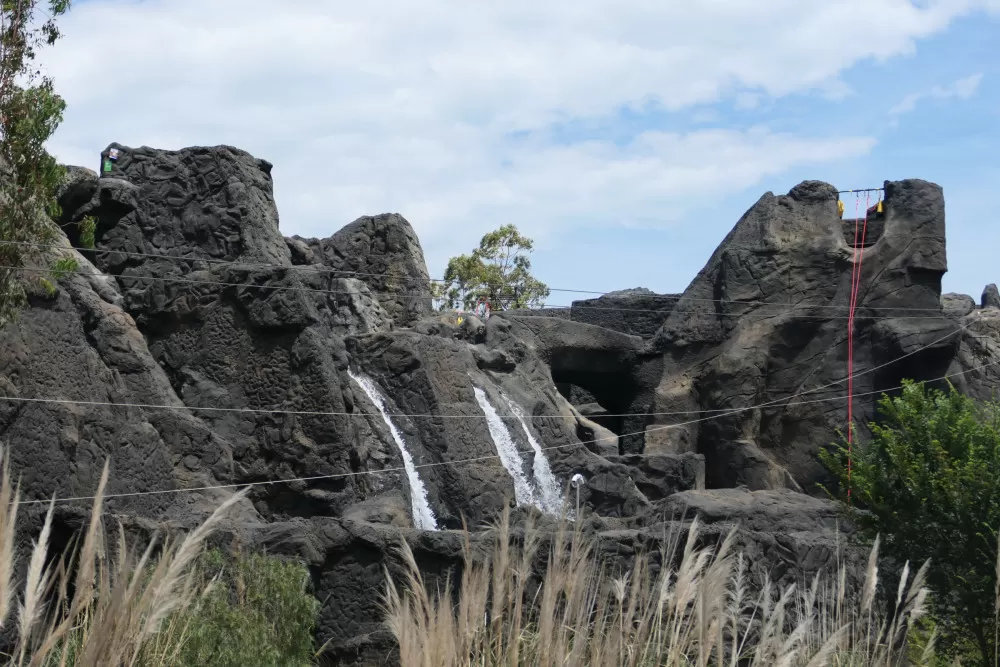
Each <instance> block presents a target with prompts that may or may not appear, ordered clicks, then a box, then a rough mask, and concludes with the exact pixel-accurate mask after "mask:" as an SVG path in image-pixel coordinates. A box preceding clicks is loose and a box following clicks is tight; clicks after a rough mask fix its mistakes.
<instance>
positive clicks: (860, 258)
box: [847, 192, 870, 502]
mask: <svg viewBox="0 0 1000 667" xmlns="http://www.w3.org/2000/svg"><path fill="white" fill-rule="evenodd" d="M860 203H861V196H860V195H855V197H854V262H853V263H852V265H851V299H850V305H851V309H850V317H849V319H848V320H847V378H848V379H847V501H848V502H850V501H851V491H852V488H851V472H852V465H851V460H852V457H853V455H854V375H853V374H854V313H855V311H856V309H857V306H858V292H859V290H860V288H861V269H862V263H863V262H864V257H865V234H866V233H867V231H868V204H869V203H870V197H869V194H868V193H867V192H866V193H865V218H864V224H863V226H862V227H861V238H860V241H861V245H860V249H859V246H858V240H859V239H858V205H859V204H860Z"/></svg>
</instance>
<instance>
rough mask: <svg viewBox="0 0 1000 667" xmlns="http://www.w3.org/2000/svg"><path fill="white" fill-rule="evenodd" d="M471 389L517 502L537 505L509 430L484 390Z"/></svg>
mask: <svg viewBox="0 0 1000 667" xmlns="http://www.w3.org/2000/svg"><path fill="white" fill-rule="evenodd" d="M472 390H473V391H474V392H476V400H477V401H478V402H479V407H480V408H482V410H483V414H484V415H486V426H487V427H489V429H490V437H491V438H493V444H494V446H496V449H497V454H498V455H499V456H500V462H501V463H502V464H503V467H504V468H506V469H507V472H508V473H510V477H511V479H512V480H513V482H514V498H515V499H516V500H517V504H518V505H529V504H532V505H535V506H538V504H537V503H536V502H535V497H534V496H535V494H534V493H533V492H532V489H531V484H529V483H528V478H527V477H526V476H525V474H524V470H523V469H522V468H523V465H524V461H523V460H522V459H521V455H520V454H519V453H518V451H517V445H516V444H515V443H514V439H513V438H511V437H510V431H508V430H507V426H506V425H505V424H504V423H503V420H502V419H501V418H500V415H498V414H497V411H496V409H494V407H493V405H492V404H490V401H489V399H487V398H486V392H484V391H483V390H482V389H480V388H479V387H475V386H474V387H473V388H472ZM539 509H541V508H539Z"/></svg>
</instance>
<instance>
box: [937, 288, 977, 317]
mask: <svg viewBox="0 0 1000 667" xmlns="http://www.w3.org/2000/svg"><path fill="white" fill-rule="evenodd" d="M941 309H942V310H943V311H944V314H945V315H948V316H949V317H965V316H966V315H968V314H969V313H971V312H972V311H973V310H975V309H976V300H975V299H973V298H972V297H971V296H969V295H968V294H955V293H954V292H948V293H947V294H942V295H941Z"/></svg>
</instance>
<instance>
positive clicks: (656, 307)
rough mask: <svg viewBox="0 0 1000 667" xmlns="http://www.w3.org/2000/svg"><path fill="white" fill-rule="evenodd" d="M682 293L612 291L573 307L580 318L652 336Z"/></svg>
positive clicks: (575, 319)
mask: <svg viewBox="0 0 1000 667" xmlns="http://www.w3.org/2000/svg"><path fill="white" fill-rule="evenodd" d="M679 298H680V295H679V294H656V293H655V292H653V291H651V290H648V289H644V288H641V287H640V288H636V289H628V290H620V291H617V292H608V293H607V294H603V295H601V296H599V297H597V298H596V299H583V300H580V301H574V302H573V305H572V306H571V308H570V313H571V317H572V319H573V320H574V321H576V322H586V323H587V324H594V325H597V326H599V327H604V328H605V329H612V330H614V331H621V332H622V333H627V334H631V335H633V336H639V337H641V338H652V337H653V336H654V335H655V334H656V332H657V331H658V330H659V328H660V327H661V326H662V325H663V322H664V321H665V320H666V319H667V317H669V316H670V312H671V311H672V310H673V309H674V306H675V305H676V304H677V300H678V299H679Z"/></svg>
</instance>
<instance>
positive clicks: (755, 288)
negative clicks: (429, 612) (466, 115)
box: [0, 144, 1000, 661]
mask: <svg viewBox="0 0 1000 667" xmlns="http://www.w3.org/2000/svg"><path fill="white" fill-rule="evenodd" d="M111 147H115V148H118V149H119V159H118V160H117V162H116V163H115V164H114V166H113V169H112V171H111V172H110V173H102V174H101V176H98V175H97V174H96V173H95V172H93V171H90V170H87V169H83V168H72V169H70V173H69V175H68V177H67V180H66V183H65V184H64V186H63V188H62V190H61V191H60V201H61V203H62V208H63V215H62V218H61V219H60V221H59V222H60V223H62V224H64V228H65V229H66V231H67V239H66V241H67V243H66V248H63V249H62V250H58V251H53V252H56V253H58V252H73V251H72V250H70V249H69V245H70V244H71V243H72V244H78V241H79V233H78V230H77V229H76V226H75V225H74V223H76V222H79V221H80V220H81V219H82V218H83V217H84V216H87V215H92V216H94V217H95V218H96V219H97V221H98V226H97V233H96V242H97V248H96V251H80V255H79V258H80V263H81V267H82V268H81V272H80V273H78V274H75V275H70V276H67V277H66V278H64V279H62V280H61V281H60V282H59V284H58V289H57V291H56V293H55V295H53V296H49V295H46V294H42V293H38V294H33V295H32V301H31V304H30V308H29V310H28V311H27V312H25V313H24V314H23V315H22V317H21V318H20V319H19V320H18V321H17V322H15V323H14V324H12V325H11V326H9V327H7V328H6V329H4V330H0V396H4V397H8V399H17V398H26V399H42V400H41V401H37V402H17V401H16V400H0V436H2V438H3V440H4V442H5V443H8V444H9V446H10V448H11V453H12V460H13V463H14V465H15V468H16V472H17V473H18V474H20V475H21V476H22V479H23V483H24V487H23V488H24V490H25V492H26V495H27V496H28V497H29V498H32V499H40V498H46V497H48V496H49V495H50V494H51V493H53V492H57V493H58V494H59V495H60V496H62V497H65V496H66V495H67V494H70V495H74V496H77V495H83V496H86V495H89V493H91V492H92V491H93V488H94V486H95V484H96V479H97V476H98V475H99V473H100V469H101V465H102V464H103V461H104V459H105V458H106V457H108V456H110V457H111V458H112V462H113V467H112V482H111V492H113V493H115V492H136V491H151V490H163V489H178V488H191V487H202V486H212V485H218V484H246V483H255V482H264V481H273V480H288V479H301V478H308V481H292V482H287V483H278V484H268V485H259V486H255V487H254V490H253V491H252V493H251V495H250V498H249V502H247V503H246V505H245V506H243V507H241V508H240V509H239V512H238V513H237V514H236V515H234V517H233V518H232V519H231V521H230V522H229V523H228V524H227V525H226V526H225V530H224V532H226V533H227V534H230V533H231V534H232V535H235V536H239V539H240V540H241V544H244V545H251V546H253V545H256V546H266V547H267V548H268V549H269V550H270V551H271V552H272V553H284V554H288V555H294V556H296V557H299V558H302V559H304V560H305V561H306V562H308V563H309V565H310V569H311V572H312V574H313V583H314V585H315V588H316V591H317V596H318V598H319V599H320V600H324V605H323V609H322V612H321V617H320V622H319V632H318V634H319V640H320V641H321V642H325V641H327V640H328V639H329V640H331V647H332V648H331V650H332V651H333V655H334V656H336V657H338V659H341V660H344V661H346V660H356V659H357V660H362V661H364V660H366V659H369V658H371V659H374V656H376V655H378V656H384V655H385V654H386V651H387V650H389V647H390V645H391V641H390V639H391V635H390V634H389V633H388V631H387V629H386V628H385V626H384V625H383V624H382V623H381V616H380V611H379V606H378V605H379V598H378V594H379V592H380V591H381V590H382V577H383V566H386V565H387V566H388V567H389V568H390V571H395V570H393V568H395V567H396V565H395V564H394V563H393V562H392V559H391V558H390V556H388V555H387V550H388V546H389V545H390V544H392V543H393V542H394V541H396V540H398V539H406V540H407V541H408V542H409V543H410V544H411V546H412V547H413V548H414V551H415V553H416V555H417V559H418V562H419V563H420V564H421V566H422V567H423V568H424V569H425V571H426V576H427V577H428V578H429V579H430V580H434V577H436V576H444V575H445V574H447V573H449V572H454V567H455V565H456V563H458V560H459V556H460V548H461V540H460V538H459V536H458V535H457V534H456V533H454V532H452V531H451V529H454V528H457V527H459V526H460V525H461V521H462V518H463V517H464V518H466V519H467V520H468V522H469V525H471V526H473V527H476V528H478V526H481V525H482V523H483V522H485V521H489V520H491V519H493V518H494V517H495V516H496V514H497V512H498V511H500V510H501V509H502V508H503V507H505V506H511V505H513V504H516V494H515V483H514V480H513V478H512V476H511V474H510V473H509V472H508V470H507V469H506V468H505V466H504V465H502V464H501V462H500V460H499V458H498V448H497V444H496V442H495V440H494V434H493V433H491V430H490V428H488V425H487V420H486V416H485V415H484V413H483V410H482V408H481V406H480V404H479V402H478V401H477V398H476V394H475V389H479V390H481V391H483V392H485V395H486V396H487V399H488V401H489V402H490V403H491V404H492V406H493V407H494V409H495V410H496V412H497V413H498V415H499V418H500V420H501V421H502V423H503V428H504V429H505V430H506V437H507V438H508V440H509V442H508V444H509V445H510V446H512V447H513V448H515V449H516V450H517V451H516V455H517V456H518V457H520V463H519V464H516V465H518V466H519V467H520V471H521V473H522V474H523V475H524V476H525V478H526V479H528V480H532V479H534V477H533V476H534V474H535V463H536V457H538V456H539V451H541V452H542V454H541V455H542V456H543V457H544V458H545V460H546V462H547V463H548V465H549V467H550V468H551V471H552V473H553V474H554V476H555V478H556V481H557V484H558V485H559V487H560V491H565V490H566V485H567V482H568V480H569V479H570V478H571V477H572V476H573V475H575V474H581V475H583V476H584V478H585V479H586V483H585V484H584V486H583V487H581V489H580V502H581V505H582V506H583V508H584V509H585V512H586V514H587V516H588V517H589V518H588V520H587V521H588V524H587V525H588V530H591V531H593V532H594V534H595V535H598V536H599V538H600V539H601V540H602V541H603V542H602V543H603V544H605V545H606V547H607V551H608V553H615V554H625V555H626V556H627V557H634V554H635V553H637V552H638V551H640V548H639V547H640V546H641V545H647V546H648V545H651V544H654V543H655V540H656V539H659V537H660V536H662V535H663V529H664V527H673V528H677V527H681V528H682V527H683V526H684V525H686V523H685V522H687V521H689V520H690V518H691V515H692V513H698V514H700V515H701V516H702V518H703V519H704V521H705V522H706V537H705V539H711V538H713V537H717V536H718V535H721V534H722V533H723V532H725V531H726V530H728V527H729V526H730V525H731V524H732V523H733V522H735V521H737V520H738V521H739V522H740V523H741V525H743V528H744V530H745V534H744V535H743V536H742V537H741V538H740V539H741V540H742V541H741V544H742V545H743V547H744V548H745V549H746V551H747V553H748V555H750V556H751V558H752V559H754V560H755V562H759V563H760V564H761V565H762V566H763V567H766V568H768V569H769V571H770V572H771V573H772V575H773V576H774V578H775V579H778V580H787V581H791V580H793V579H795V577H797V576H799V575H803V574H807V573H808V572H811V571H814V570H815V569H817V568H823V567H829V566H830V565H831V564H832V563H834V562H835V558H834V555H835V544H836V542H835V535H834V523H835V522H834V518H835V516H836V513H835V506H834V505H832V504H831V503H828V502H826V501H823V500H819V499H817V498H812V497H810V496H808V495H806V494H803V493H800V492H798V491H797V489H801V490H805V491H813V490H815V483H816V482H817V481H828V480H826V479H825V477H824V474H823V470H822V467H821V466H820V465H819V463H818V461H817V459H816V452H817V451H818V450H819V448H820V447H822V446H825V445H826V444H828V443H830V442H832V441H833V440H834V439H835V434H834V429H836V428H838V427H839V428H843V427H844V426H845V425H846V401H845V383H844V379H845V373H846V359H847V347H846V342H847V315H848V311H847V307H848V303H849V301H850V295H851V274H852V267H853V266H854V265H855V263H856V262H857V263H859V264H860V265H861V278H860V293H859V294H860V295H859V299H858V307H857V312H856V320H855V323H854V338H855V348H854V358H855V372H856V373H859V375H858V376H857V379H856V380H855V387H854V392H855V399H854V414H855V417H856V421H857V424H858V426H859V427H860V431H859V434H860V437H861V438H862V439H863V438H865V437H866V431H865V426H864V425H865V424H866V423H867V422H868V421H869V420H870V419H872V418H873V417H874V416H875V413H874V401H875V400H876V399H877V397H878V392H882V391H889V392H891V391H892V390H893V388H894V387H896V386H897V385H898V384H899V381H900V379H901V378H904V377H909V378H914V379H918V380H921V379H932V378H936V377H940V376H943V375H946V374H951V375H952V381H953V382H954V383H955V384H956V386H958V387H959V388H960V389H961V390H963V391H966V392H968V393H970V394H971V395H974V396H979V397H989V395H990V392H991V391H992V388H993V387H995V386H996V384H997V383H998V382H1000V370H998V369H1000V365H992V366H990V365H988V364H989V362H990V361H996V360H997V359H998V356H997V355H998V354H1000V308H992V307H990V305H991V304H993V301H991V299H992V297H990V298H987V295H984V299H983V305H984V307H983V308H978V309H976V308H973V307H972V305H973V304H971V303H970V302H971V299H970V298H969V297H965V296H963V295H944V296H943V297H942V295H941V276H942V275H943V273H944V272H945V270H946V268H947V265H946V261H945V238H944V202H943V196H942V193H941V189H940V188H939V187H938V186H936V185H934V184H931V183H927V182H924V181H917V180H911V181H900V182H887V183H886V184H885V188H886V192H885V215H884V216H883V218H881V220H880V222H881V227H877V226H873V227H872V229H873V230H875V231H873V232H872V235H868V236H866V241H865V244H864V247H863V249H862V248H860V247H859V248H854V247H851V246H852V245H853V223H852V222H850V221H848V222H845V221H842V220H841V219H840V218H839V216H838V215H837V208H836V198H837V193H836V190H835V188H834V187H833V186H830V185H828V184H825V183H821V182H818V181H807V182H804V183H802V184H800V185H798V186H796V187H795V188H793V189H792V190H791V191H790V192H789V194H788V195H784V196H774V195H773V194H771V193H768V194H765V195H764V196H763V197H762V198H761V199H760V200H759V201H758V202H757V203H756V204H755V205H754V206H753V207H752V208H751V209H750V210H749V211H748V212H747V213H746V214H745V215H744V216H743V218H742V219H741V220H740V221H739V222H738V223H737V225H736V227H735V228H734V229H733V230H732V232H730V234H729V235H728V236H727V237H726V238H725V240H724V241H723V242H722V244H721V245H720V246H719V248H718V249H717V250H716V251H715V253H713V255H712V257H711V258H709V261H708V263H707V264H706V266H705V268H704V269H703V270H702V271H701V272H700V273H699V274H698V275H697V276H696V277H695V278H694V280H693V281H692V282H691V284H690V285H689V286H688V288H687V289H686V290H685V291H684V292H683V293H682V294H680V295H656V294H653V293H651V292H649V291H648V290H626V291H624V292H620V293H612V294H608V295H604V296H602V297H600V298H598V299H594V300H588V301H584V302H577V304H575V305H574V307H572V308H567V309H560V310H541V311H527V312H507V313H494V315H493V316H492V317H490V318H489V319H488V320H487V321H482V320H480V319H479V318H476V317H471V316H469V317H466V318H464V319H463V321H462V322H461V323H459V322H458V319H457V317H456V316H454V315H448V314H432V313H431V311H430V292H429V282H428V273H427V268H426V266H425V263H424V259H423V252H422V250H421V248H420V245H419V242H418V240H417V237H416V234H415V232H414V231H413V229H412V227H411V226H410V224H409V223H408V222H407V221H406V220H405V219H404V218H402V217H401V216H399V215H396V214H384V215H378V216H372V217H364V218H360V219H358V220H356V221H355V222H353V223H351V224H349V225H347V226H346V227H345V228H344V229H342V230H340V231H338V232H336V233H334V234H332V235H331V236H330V237H328V238H325V239H302V238H298V237H291V238H286V237H284V236H283V235H282V233H281V231H280V229H279V227H278V215H277V207H276V205H275V203H274V200H273V196H272V188H271V177H270V164H269V163H268V162H266V161H264V160H259V159H257V158H255V157H253V156H251V155H249V154H248V153H245V152H243V151H240V150H238V149H235V148H230V147H225V146H219V147H212V148H189V149H184V150H181V151H159V150H155V149H151V148H145V147H144V148H129V147H125V146H121V145H118V144H112V146H111ZM104 154H105V155H106V154H107V151H105V153H104ZM849 226H850V227H852V228H851V229H850V230H848V229H847V227H849ZM862 251H863V254H862ZM994 291H995V290H994ZM595 304H596V305H595ZM597 306H600V309H599V310H598V309H597ZM595 313H597V314H595ZM349 371H350V373H355V374H358V373H360V374H362V375H364V376H366V377H368V378H369V379H370V380H371V381H372V382H374V383H375V384H376V385H377V386H378V388H379V390H380V391H381V392H382V394H384V401H385V405H386V410H387V412H388V413H389V414H390V421H392V423H393V426H394V427H395V428H396V429H397V431H398V432H399V433H400V434H401V438H402V439H403V441H404V444H405V446H406V448H407V451H408V454H409V455H410V456H411V457H412V459H413V462H414V464H415V465H416V466H417V470H418V474H419V476H420V479H421V481H422V483H423V485H424V486H425V487H426V489H427V499H428V504H429V505H430V506H431V509H432V511H433V512H434V514H435V516H436V518H437V520H438V524H439V527H441V528H442V529H443V530H441V531H439V532H426V533H421V532H419V531H415V530H414V529H413V528H412V526H413V521H412V516H411V509H410V488H409V485H410V481H409V477H408V475H406V474H403V473H402V472H400V471H401V469H402V468H403V458H402V455H401V453H400V449H399V446H398V445H397V443H396V441H395V440H394V438H393V437H392V434H391V432H390V429H389V427H388V426H387V425H386V423H385V421H384V420H383V418H382V416H381V415H380V414H379V413H378V412H377V410H376V408H375V406H374V405H373V403H372V401H371V399H370V398H369V397H368V396H367V395H366V393H365V392H364V391H363V390H362V388H361V387H360V386H359V385H358V384H357V383H356V382H355V381H354V380H352V379H351V377H350V375H349ZM965 371H974V372H969V373H968V374H965V375H956V374H957V373H963V372H965ZM508 399H509V401H510V402H511V404H512V405H513V406H514V408H515V409H516V410H519V411H520V413H521V416H520V418H519V417H518V416H517V414H515V412H513V411H512V408H511V407H510V405H508V403H507V400H508ZM49 400H52V401H55V402H45V401H49ZM88 401H89V402H91V403H87V402H88ZM93 402H96V403H97V404H93ZM124 404H129V405H128V406H126V405H124ZM761 404H763V405H761ZM150 406H161V407H150ZM748 406H757V407H751V409H747V408H748ZM522 420H523V421H522ZM494 427H496V424H494ZM740 485H743V486H745V487H746V488H745V489H736V488H733V487H737V486H740ZM225 493H228V492H226V491H219V492H214V493H210V492H199V493H181V494H168V495H149V496H136V497H130V498H122V499H116V500H114V501H112V502H113V504H114V508H115V511H116V512H120V513H121V514H122V515H123V516H127V517H130V518H131V519H134V520H135V521H139V522H147V523H150V522H153V521H161V520H172V521H177V522H186V523H188V524H190V523H191V522H192V521H195V520H197V518H198V517H199V516H200V515H202V514H204V513H206V512H208V511H210V509H211V508H212V507H214V506H215V505H216V504H217V503H218V502H219V501H220V498H221V497H222V496H223V495H224V494H225ZM573 500H574V502H575V494H573ZM65 507H66V509H65V510H61V511H63V512H66V513H69V514H67V517H68V516H70V514H72V513H73V512H77V513H79V512H82V510H81V509H80V508H79V507H77V506H75V505H72V504H67V505H66V506H65ZM529 512H531V513H537V510H536V509H534V508H532V507H530V506H529V507H520V508H518V509H516V510H515V515H516V516H523V515H524V514H526V513H529ZM670 517H673V518H672V519H671V518H670ZM550 520H551V519H544V518H543V519H542V522H543V525H547V524H545V523H544V522H545V521H550ZM670 521H673V522H675V523H676V525H675V523H670ZM36 523H37V522H36ZM65 523H66V525H67V526H68V525H70V524H71V523H72V522H71V521H70V520H69V518H67V519H66V520H65ZM668 524H669V526H668ZM73 525H75V524H73ZM143 525H146V524H143ZM474 539H475V540H480V539H483V538H482V534H481V533H480V532H479V531H478V530H477V532H476V536H475V537H474ZM602 549H603V547H602ZM626 556H622V557H626Z"/></svg>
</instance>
